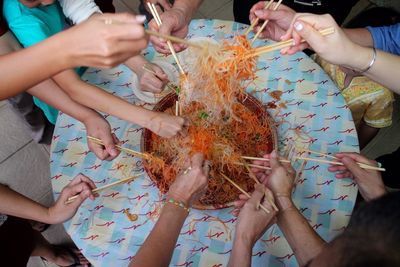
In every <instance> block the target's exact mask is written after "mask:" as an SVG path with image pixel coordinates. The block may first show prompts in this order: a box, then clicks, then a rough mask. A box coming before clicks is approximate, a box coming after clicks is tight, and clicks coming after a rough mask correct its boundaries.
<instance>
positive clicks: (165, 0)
mask: <svg viewBox="0 0 400 267" xmlns="http://www.w3.org/2000/svg"><path fill="white" fill-rule="evenodd" d="M145 2H149V3H153V4H155V5H156V8H157V11H159V13H160V11H161V12H162V11H163V10H164V11H165V10H170V9H171V8H172V4H171V2H170V1H169V0H146V1H145ZM159 7H161V8H162V9H163V10H160V8H159ZM145 8H146V10H147V11H148V12H151V10H149V7H148V6H147V4H146V5H145Z"/></svg>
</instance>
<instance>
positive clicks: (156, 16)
mask: <svg viewBox="0 0 400 267" xmlns="http://www.w3.org/2000/svg"><path fill="white" fill-rule="evenodd" d="M147 6H148V7H149V9H150V12H151V14H152V15H153V18H154V20H155V21H156V23H157V25H158V27H160V26H161V25H162V21H161V17H160V15H159V14H158V11H157V8H156V6H155V5H154V4H153V3H150V2H147ZM162 38H165V37H162ZM165 39H166V38H165ZM167 45H168V48H169V50H170V51H171V54H172V56H173V57H174V59H175V62H176V64H177V65H178V68H179V72H180V73H181V74H183V75H185V71H184V70H183V68H182V65H181V64H180V62H179V59H178V56H177V55H176V52H175V49H174V47H173V46H172V43H171V41H170V40H167Z"/></svg>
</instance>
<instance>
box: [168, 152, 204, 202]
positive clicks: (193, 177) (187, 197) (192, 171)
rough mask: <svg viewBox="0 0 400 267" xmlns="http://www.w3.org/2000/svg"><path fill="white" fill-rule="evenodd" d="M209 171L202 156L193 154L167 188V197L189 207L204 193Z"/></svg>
mask: <svg viewBox="0 0 400 267" xmlns="http://www.w3.org/2000/svg"><path fill="white" fill-rule="evenodd" d="M209 171H210V165H209V162H207V161H204V156H203V154H201V153H196V154H194V155H193V156H192V157H191V158H190V160H189V161H188V162H187V163H186V166H185V169H184V170H183V171H182V172H181V173H180V174H179V175H178V176H177V177H176V180H175V182H174V183H173V184H172V185H171V187H170V188H169V191H168V196H169V197H170V198H172V199H174V200H176V201H180V202H182V203H185V204H186V206H187V207H191V206H192V204H193V203H194V202H196V201H197V200H199V199H200V198H201V197H202V196H203V195H204V193H205V192H206V190H207V183H208V173H209Z"/></svg>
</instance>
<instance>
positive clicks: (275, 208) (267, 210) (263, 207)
mask: <svg viewBox="0 0 400 267" xmlns="http://www.w3.org/2000/svg"><path fill="white" fill-rule="evenodd" d="M220 174H221V176H222V177H223V178H224V179H225V180H227V181H228V182H229V183H231V184H232V185H233V186H234V187H236V189H238V190H239V191H240V192H241V193H242V194H244V195H245V196H246V197H248V198H251V196H250V194H249V193H247V192H246V191H245V190H244V189H243V188H241V187H240V186H239V185H238V184H237V183H235V182H234V181H232V180H231V179H230V178H229V177H228V176H226V175H225V174H223V173H222V172H221V173H220ZM256 180H257V179H256ZM258 183H259V182H258ZM265 197H266V196H265ZM267 201H268V202H269V203H270V204H271V206H272V207H273V208H274V210H275V211H279V209H278V207H277V206H276V205H275V203H274V202H273V200H271V199H267ZM259 207H260V208H261V209H262V210H263V211H265V212H266V213H271V211H270V210H269V209H267V208H266V207H265V206H264V205H262V204H261V203H260V204H259Z"/></svg>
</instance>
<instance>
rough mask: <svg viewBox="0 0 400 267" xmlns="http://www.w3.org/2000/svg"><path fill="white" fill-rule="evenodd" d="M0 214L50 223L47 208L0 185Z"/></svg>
mask: <svg viewBox="0 0 400 267" xmlns="http://www.w3.org/2000/svg"><path fill="white" fill-rule="evenodd" d="M0 213H3V214H7V215H11V216H15V217H20V218H24V219H30V220H35V221H39V222H44V223H51V221H50V218H49V213H48V208H47V207H44V206H42V205H41V204H39V203H37V202H35V201H33V200H32V199H29V198H27V197H25V196H23V195H21V194H19V193H18V192H15V191H14V190H12V189H10V188H8V187H7V186H4V185H0Z"/></svg>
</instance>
